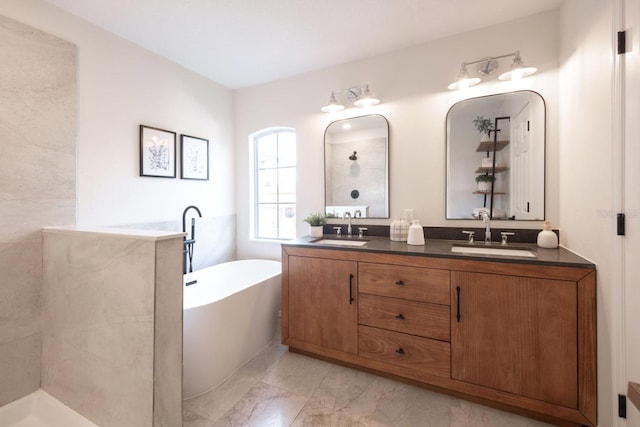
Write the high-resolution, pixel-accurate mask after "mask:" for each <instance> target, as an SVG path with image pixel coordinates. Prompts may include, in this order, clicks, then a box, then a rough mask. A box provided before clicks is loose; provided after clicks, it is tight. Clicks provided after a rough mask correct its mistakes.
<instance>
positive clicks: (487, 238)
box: [482, 212, 491, 245]
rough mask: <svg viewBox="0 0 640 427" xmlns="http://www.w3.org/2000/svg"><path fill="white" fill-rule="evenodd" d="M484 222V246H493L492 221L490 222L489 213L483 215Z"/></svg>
mask: <svg viewBox="0 0 640 427" xmlns="http://www.w3.org/2000/svg"><path fill="white" fill-rule="evenodd" d="M482 222H484V244H485V245H490V244H491V221H490V220H489V212H484V213H483V214H482Z"/></svg>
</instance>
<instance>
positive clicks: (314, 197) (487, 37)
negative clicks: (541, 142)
mask: <svg viewBox="0 0 640 427" xmlns="http://www.w3.org/2000/svg"><path fill="white" fill-rule="evenodd" d="M516 50H520V51H521V54H522V56H523V59H524V61H525V62H527V63H529V64H534V65H535V66H536V67H538V69H539V72H538V74H536V75H535V76H533V77H532V78H529V79H525V80H522V81H520V82H517V83H516V82H498V80H497V75H494V76H492V77H491V78H490V80H489V81H488V83H484V84H481V85H478V86H476V87H473V88H471V89H469V90H468V91H466V92H452V91H448V90H447V85H448V84H449V83H451V81H453V80H454V79H455V77H456V75H457V73H458V70H459V69H460V63H461V62H463V61H472V60H478V59H481V58H484V57H486V56H490V55H495V56H497V55H502V54H506V53H511V52H514V51H516ZM509 65H510V62H509V60H506V61H503V62H502V63H501V67H502V69H506V68H507V67H508V66H509ZM557 79H558V15H557V12H549V13H544V14H540V15H536V16H533V17H529V18H526V19H523V20H518V21H514V22H510V23H507V24H502V25H498V26H494V27H489V28H486V29H483V30H479V31H474V32H470V33H467V34H462V35H459V36H455V37H450V38H446V39H441V40H438V41H435V42H433V43H429V44H424V45H420V46H417V47H413V48H409V49H404V50H401V51H397V52H394V53H391V54H387V55H382V56H378V57H375V58H370V59H367V60H362V61H357V62H353V63H349V64H344V65H340V66H336V67H332V68H328V69H325V70H321V71H317V72H312V73H308V74H304V75H300V76H297V77H293V78H289V79H285V80H281V81H277V82H273V83H269V84H265V85H260V86H256V87H252V88H247V89H242V90H239V91H238V92H237V96H236V106H235V120H236V128H235V129H236V131H235V132H236V133H235V135H236V141H237V148H236V149H237V155H236V180H237V203H238V232H237V238H238V240H237V245H238V256H239V257H240V258H250V257H254V256H260V257H267V258H277V257H279V256H280V246H279V244H277V243H265V242H252V241H250V236H249V206H250V202H249V180H248V173H247V171H248V165H249V153H248V135H250V134H251V133H253V132H255V131H257V130H259V129H262V128H266V127H269V126H289V127H293V128H295V129H296V132H297V140H298V182H297V186H298V187H297V188H298V206H297V215H298V217H299V218H300V219H301V218H303V217H305V216H306V215H307V214H308V213H310V212H318V211H322V209H323V207H324V182H323V180H324V172H323V135H324V130H325V128H326V126H327V125H328V124H329V123H330V122H332V121H334V120H336V119H341V118H347V117H353V116H358V115H363V114H366V113H379V114H382V115H384V116H385V117H386V118H387V119H388V120H389V126H390V142H389V146H390V188H391V194H390V199H391V218H393V217H394V216H397V215H401V214H402V212H403V209H405V208H413V210H414V218H416V219H419V220H420V221H421V223H422V224H423V225H430V226H433V225H448V226H469V225H473V224H475V223H474V222H471V221H447V220H445V219H444V218H445V209H444V208H445V119H446V114H447V111H448V109H449V108H450V107H451V106H452V105H453V104H454V103H455V102H457V101H459V100H461V99H463V98H468V97H476V96H481V95H486V94H490V93H501V92H509V91H513V90H519V89H531V90H535V91H537V92H539V93H540V94H541V95H542V96H543V98H544V99H545V101H546V105H547V155H548V161H547V172H546V173H547V199H546V201H547V210H546V213H547V218H548V219H549V220H550V221H551V222H552V223H553V224H554V225H557V224H558V218H559V216H558V190H557V182H558V163H557V153H558V138H557V131H558V120H557V118H558V93H557V92H558V83H557V82H558V80H557ZM365 83H369V84H370V85H371V89H372V90H373V92H374V93H375V94H376V95H377V96H378V97H379V98H380V99H381V103H380V104H379V105H377V106H375V107H373V108H371V109H369V110H367V111H364V110H361V109H357V108H348V109H345V110H344V111H342V112H340V113H337V114H336V115H330V114H325V113H322V112H320V107H321V106H322V105H324V104H325V103H326V102H327V99H328V97H329V95H330V93H331V91H332V90H341V89H346V88H348V87H351V86H354V85H361V84H365ZM358 222H366V223H368V224H371V223H376V224H389V223H390V222H391V220H376V221H373V220H359V221H355V223H356V224H357V223H358ZM513 226H517V227H533V228H539V227H540V223H539V222H533V223H532V222H518V223H517V225H516V224H514V225H513ZM305 234H307V228H306V227H305V225H304V224H303V223H302V222H301V221H299V223H298V235H299V236H302V235H305Z"/></svg>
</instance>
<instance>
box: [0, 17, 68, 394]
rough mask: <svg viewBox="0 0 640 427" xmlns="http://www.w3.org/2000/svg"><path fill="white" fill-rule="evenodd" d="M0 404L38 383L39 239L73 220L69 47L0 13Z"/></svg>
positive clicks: (28, 390) (63, 42) (40, 252)
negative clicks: (46, 229) (44, 229)
mask: <svg viewBox="0 0 640 427" xmlns="http://www.w3.org/2000/svg"><path fill="white" fill-rule="evenodd" d="M0 57H2V60H1V61H0V76H2V78H0V93H1V94H2V101H1V102H0V182H2V186H1V187H0V218H2V221H0V384H1V385H2V386H0V406H3V405H4V404H6V403H9V402H11V401H13V400H16V399H18V398H20V397H22V396H25V395H27V394H29V393H31V392H33V391H35V390H36V389H38V387H39V386H40V354H41V332H42V318H41V304H40V290H41V286H42V235H41V232H40V230H41V228H42V227H43V226H46V225H69V224H74V223H75V188H76V185H75V175H76V174H75V164H76V69H77V49H76V47H75V46H74V45H73V44H71V43H68V42H66V41H63V40H60V39H58V38H56V37H53V36H51V35H49V34H46V33H44V32H41V31H39V30H37V29H34V28H32V27H29V26H26V25H23V24H21V23H18V22H16V21H13V20H11V19H8V18H6V17H4V16H0Z"/></svg>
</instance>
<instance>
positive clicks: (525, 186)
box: [446, 91, 545, 220]
mask: <svg viewBox="0 0 640 427" xmlns="http://www.w3.org/2000/svg"><path fill="white" fill-rule="evenodd" d="M544 173H545V105H544V100H543V99H542V97H541V96H540V95H539V94H537V93H535V92H532V91H518V92H511V93H506V94H500V95H490V96H484V97H480V98H471V99H466V100H464V101H460V102H458V103H456V104H455V105H453V106H452V107H451V108H450V109H449V112H448V113H447V188H446V193H447V214H446V218H447V219H479V218H480V217H481V216H482V214H483V213H488V214H490V217H491V218H492V219H510V220H543V219H544V212H545V208H544V197H545V194H544V188H545V183H544Z"/></svg>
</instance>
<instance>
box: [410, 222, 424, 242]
mask: <svg viewBox="0 0 640 427" xmlns="http://www.w3.org/2000/svg"><path fill="white" fill-rule="evenodd" d="M407 244H409V245H424V229H423V228H422V226H421V225H420V221H418V220H417V219H414V220H413V221H411V227H409V236H408V237H407Z"/></svg>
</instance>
